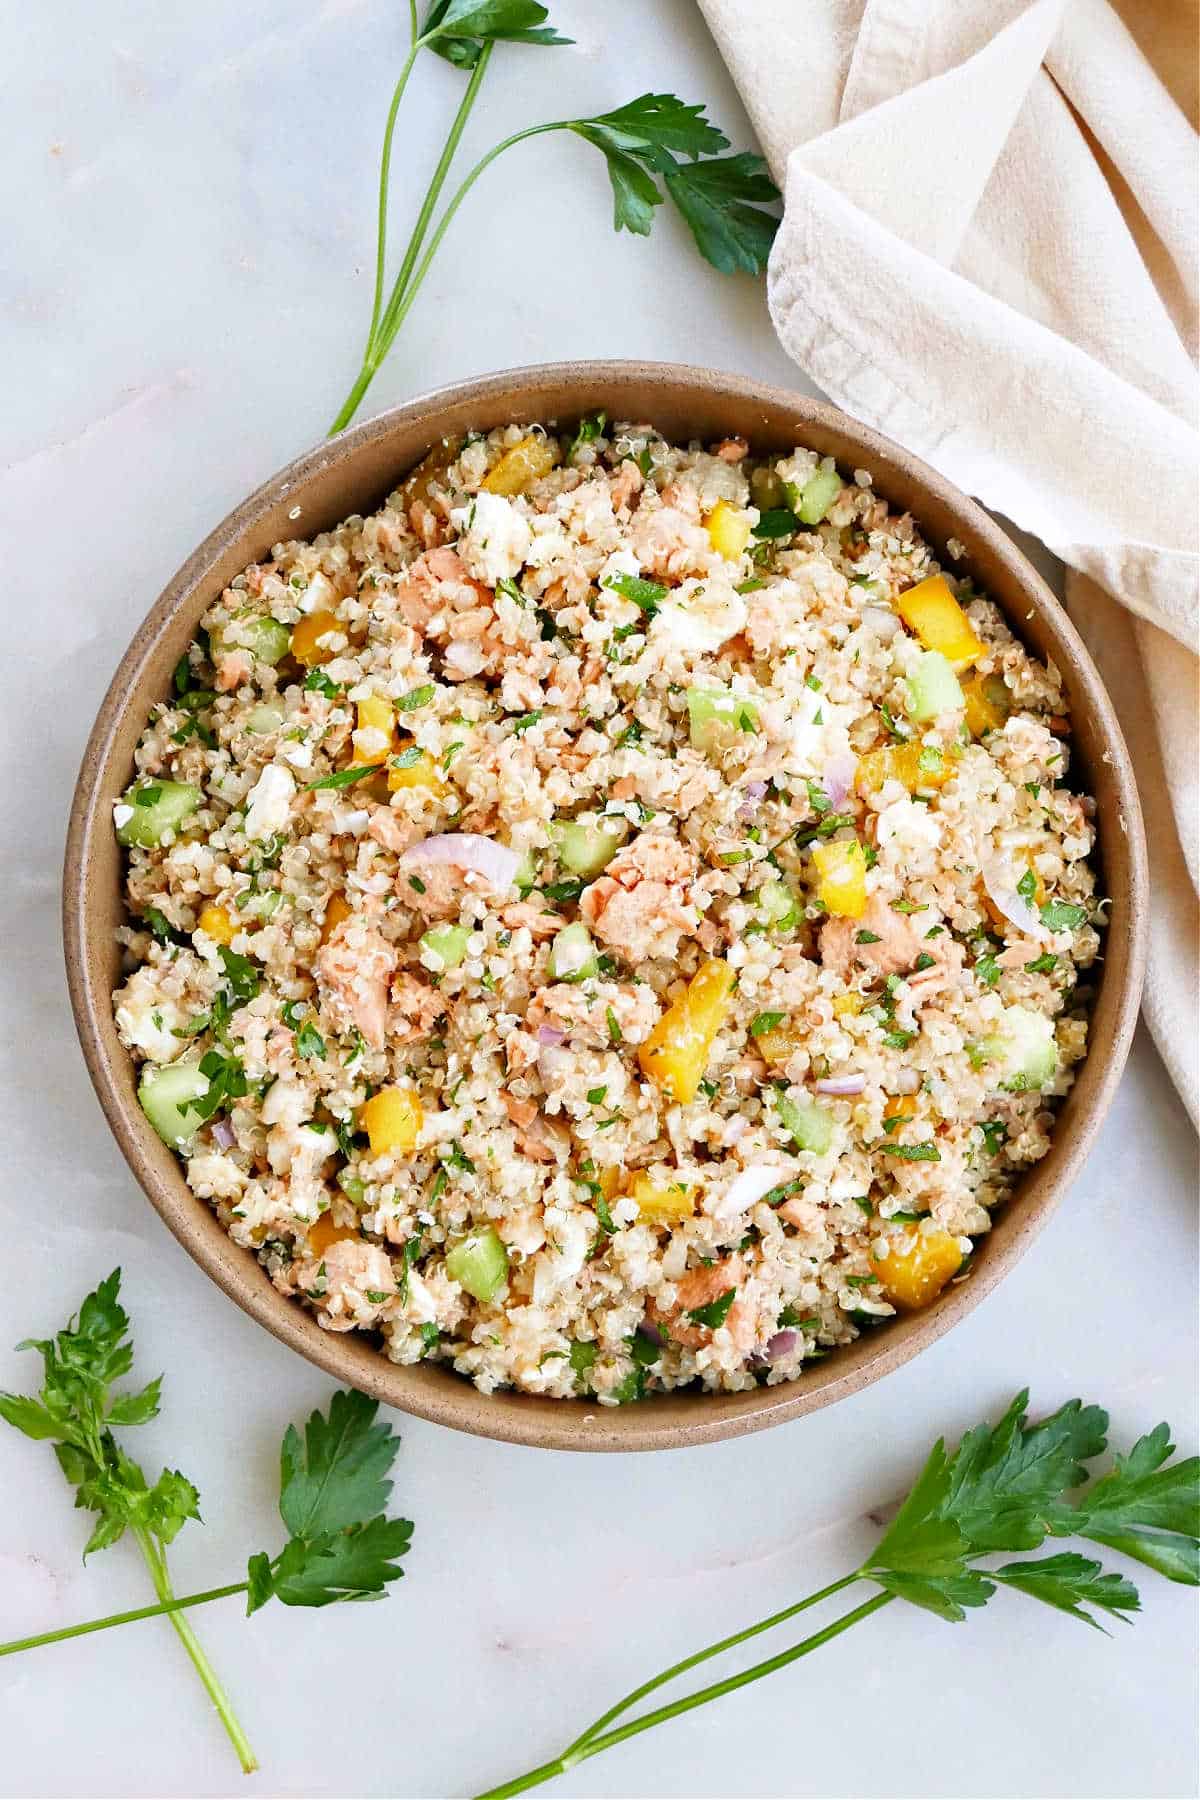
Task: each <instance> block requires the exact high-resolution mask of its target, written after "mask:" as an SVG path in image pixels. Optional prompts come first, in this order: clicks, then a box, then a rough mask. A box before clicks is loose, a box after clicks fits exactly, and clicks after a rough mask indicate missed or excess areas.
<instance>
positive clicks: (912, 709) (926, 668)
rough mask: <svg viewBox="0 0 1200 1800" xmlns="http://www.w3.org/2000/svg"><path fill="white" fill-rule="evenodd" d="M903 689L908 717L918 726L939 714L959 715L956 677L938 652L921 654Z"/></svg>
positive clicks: (960, 703)
mask: <svg viewBox="0 0 1200 1800" xmlns="http://www.w3.org/2000/svg"><path fill="white" fill-rule="evenodd" d="M904 685H905V687H906V688H907V689H908V710H909V715H910V716H911V717H912V718H914V719H916V720H918V721H919V722H920V723H922V724H924V723H925V721H926V720H927V719H936V718H937V717H938V714H939V713H946V712H961V711H962V708H963V706H964V705H965V701H964V699H963V691H962V687H961V685H960V683H959V679H958V676H957V675H956V674H955V673H954V670H953V669H952V668H951V667H950V664H949V663H948V662H947V661H946V658H945V657H944V656H943V655H942V653H941V651H940V650H922V652H921V654H920V656H919V657H918V658H917V661H916V665H915V667H914V668H913V672H912V674H911V675H909V676H908V677H907V679H906V680H905V683H904Z"/></svg>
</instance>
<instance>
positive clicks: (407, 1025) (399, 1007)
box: [363, 975, 446, 1044]
mask: <svg viewBox="0 0 1200 1800" xmlns="http://www.w3.org/2000/svg"><path fill="white" fill-rule="evenodd" d="M445 1010H446V1002H445V1001H444V1000H443V998H442V996H441V995H440V994H439V993H438V991H437V989H436V988H433V987H430V985H429V983H428V982H427V981H418V980H417V978H416V977H415V976H414V975H395V976H393V977H392V1010H391V1014H390V1016H389V1019H388V1038H389V1039H390V1041H391V1042H392V1043H393V1044H415V1043H418V1042H419V1041H420V1039H421V1038H427V1037H428V1036H429V1035H430V1033H431V1032H432V1030H433V1028H434V1026H435V1025H436V1023H437V1021H438V1020H439V1019H440V1018H441V1016H442V1014H443V1013H444V1012H445ZM363 1036H364V1037H365V1036H366V1033H365V1032H364V1033H363Z"/></svg>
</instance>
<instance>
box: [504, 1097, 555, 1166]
mask: <svg viewBox="0 0 1200 1800" xmlns="http://www.w3.org/2000/svg"><path fill="white" fill-rule="evenodd" d="M500 1097H501V1099H502V1100H503V1102H504V1110H505V1112H506V1113H507V1114H508V1116H509V1118H510V1120H511V1121H512V1123H513V1124H514V1125H515V1126H516V1127H517V1149H518V1150H519V1151H520V1152H521V1154H522V1156H527V1157H529V1159H530V1161H531V1162H559V1161H560V1160H561V1159H562V1158H563V1157H564V1156H565V1154H566V1152H567V1151H568V1150H569V1149H570V1144H571V1139H570V1133H569V1132H568V1131H567V1129H566V1127H565V1126H562V1125H556V1124H553V1123H552V1122H551V1121H550V1120H549V1119H544V1118H543V1117H542V1115H541V1113H539V1111H538V1109H537V1106H536V1105H535V1104H534V1102H533V1101H532V1100H518V1099H517V1097H516V1095H515V1094H502V1095H501V1096H500Z"/></svg>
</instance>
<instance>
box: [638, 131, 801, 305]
mask: <svg viewBox="0 0 1200 1800" xmlns="http://www.w3.org/2000/svg"><path fill="white" fill-rule="evenodd" d="M664 179H665V181H666V185H667V192H668V193H669V194H670V196H671V198H672V200H673V201H674V202H675V204H676V206H677V207H678V208H679V210H680V212H681V213H682V214H683V216H684V218H685V219H686V220H687V223H688V226H689V229H690V230H691V233H692V236H693V237H694V238H695V240H696V248H697V249H698V250H699V252H700V254H701V256H702V257H703V258H704V259H705V261H706V262H710V263H711V264H712V265H713V267H714V269H720V270H721V272H722V274H726V275H730V274H732V273H733V272H734V271H735V270H738V269H740V270H743V271H744V272H745V273H746V274H748V275H758V274H761V272H762V270H763V269H765V268H766V266H767V258H768V257H769V256H770V254H771V245H772V243H773V242H774V241H775V233H776V231H778V229H779V221H778V219H776V218H775V216H774V214H772V213H768V212H763V211H762V210H761V207H762V206H763V204H764V203H765V204H767V205H770V204H772V203H773V202H774V201H776V200H778V198H779V189H778V188H777V187H776V186H775V183H774V182H773V181H772V180H771V177H770V175H769V174H768V172H767V165H766V163H765V162H764V161H763V159H762V157H761V156H755V155H753V154H751V153H750V152H748V151H742V152H741V153H740V154H738V155H736V156H717V157H711V158H709V159H708V160H707V161H705V162H699V163H693V164H692V165H691V166H690V167H684V168H682V169H676V170H674V171H673V172H672V173H670V174H667V175H666V176H665V177H664Z"/></svg>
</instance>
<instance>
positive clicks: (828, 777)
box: [821, 750, 858, 812]
mask: <svg viewBox="0 0 1200 1800" xmlns="http://www.w3.org/2000/svg"><path fill="white" fill-rule="evenodd" d="M857 769H858V758H857V756H855V754H854V752H853V751H852V750H835V751H834V752H833V754H832V755H831V756H828V757H826V759H825V767H824V768H823V769H822V770H821V786H822V787H823V788H824V789H825V793H826V795H827V796H828V799H829V804H830V806H832V808H833V810H834V812H841V810H842V808H843V806H845V804H846V799H847V797H848V795H849V793H850V788H851V784H852V783H853V781H854V776H855V772H856V770H857Z"/></svg>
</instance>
